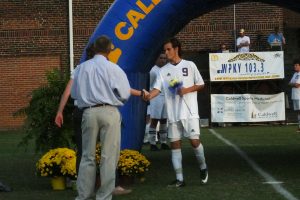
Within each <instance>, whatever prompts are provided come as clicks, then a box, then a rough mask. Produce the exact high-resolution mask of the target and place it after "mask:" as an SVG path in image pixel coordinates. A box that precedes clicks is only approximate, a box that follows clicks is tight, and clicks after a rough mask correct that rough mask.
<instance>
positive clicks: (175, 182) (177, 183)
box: [168, 180, 185, 188]
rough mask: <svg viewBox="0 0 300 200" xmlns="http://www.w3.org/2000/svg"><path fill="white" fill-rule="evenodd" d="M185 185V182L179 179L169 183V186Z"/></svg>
mask: <svg viewBox="0 0 300 200" xmlns="http://www.w3.org/2000/svg"><path fill="white" fill-rule="evenodd" d="M184 186H185V182H184V181H179V180H175V181H173V182H171V183H170V184H169V185H168V187H176V188H179V187H184Z"/></svg>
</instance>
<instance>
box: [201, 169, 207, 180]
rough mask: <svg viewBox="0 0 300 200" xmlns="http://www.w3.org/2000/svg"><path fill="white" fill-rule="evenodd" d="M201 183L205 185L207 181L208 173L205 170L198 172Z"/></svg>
mask: <svg viewBox="0 0 300 200" xmlns="http://www.w3.org/2000/svg"><path fill="white" fill-rule="evenodd" d="M200 177H201V183H202V184H206V183H207V181H208V171H207V168H206V169H202V170H200Z"/></svg>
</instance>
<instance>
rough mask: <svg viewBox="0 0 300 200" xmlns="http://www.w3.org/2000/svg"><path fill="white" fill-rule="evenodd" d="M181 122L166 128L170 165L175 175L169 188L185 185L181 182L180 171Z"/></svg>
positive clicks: (181, 175)
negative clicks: (170, 158)
mask: <svg viewBox="0 0 300 200" xmlns="http://www.w3.org/2000/svg"><path fill="white" fill-rule="evenodd" d="M182 130H183V128H182V125H181V122H174V123H170V124H169V127H168V137H169V139H170V144H171V157H172V164H173V168H174V171H175V174H176V180H175V181H173V182H172V183H171V184H169V185H168V186H169V187H183V186H185V183H184V181H183V170H182V154H181V133H182Z"/></svg>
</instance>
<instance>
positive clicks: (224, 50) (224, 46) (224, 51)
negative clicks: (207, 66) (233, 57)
mask: <svg viewBox="0 0 300 200" xmlns="http://www.w3.org/2000/svg"><path fill="white" fill-rule="evenodd" d="M217 53H229V50H228V49H227V46H226V44H224V43H222V44H220V49H219V50H218V51H217Z"/></svg>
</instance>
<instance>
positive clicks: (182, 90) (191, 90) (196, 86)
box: [178, 85, 204, 96]
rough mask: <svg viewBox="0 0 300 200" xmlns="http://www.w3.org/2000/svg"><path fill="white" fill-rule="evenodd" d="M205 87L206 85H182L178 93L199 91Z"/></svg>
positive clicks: (181, 94)
mask: <svg viewBox="0 0 300 200" xmlns="http://www.w3.org/2000/svg"><path fill="white" fill-rule="evenodd" d="M203 88H204V85H193V86H191V87H187V88H185V87H182V88H180V89H179V90H178V94H179V95H180V96H183V95H185V94H187V93H191V92H198V91H200V90H202V89H203Z"/></svg>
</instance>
